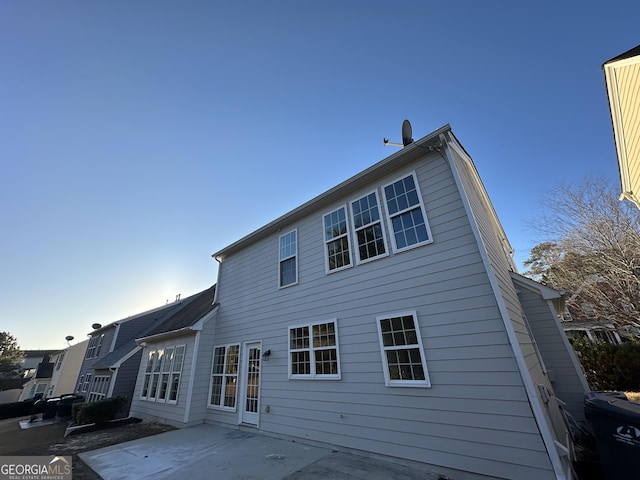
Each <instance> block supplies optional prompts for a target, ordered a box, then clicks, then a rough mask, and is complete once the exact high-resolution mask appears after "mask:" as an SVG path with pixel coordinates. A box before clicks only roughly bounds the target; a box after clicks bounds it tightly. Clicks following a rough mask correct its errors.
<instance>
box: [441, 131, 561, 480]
mask: <svg viewBox="0 0 640 480" xmlns="http://www.w3.org/2000/svg"><path fill="white" fill-rule="evenodd" d="M440 141H441V142H442V144H443V145H444V146H445V147H446V148H444V152H445V154H446V158H447V161H448V163H449V168H450V169H451V173H452V175H453V178H454V179H455V182H456V186H457V187H458V191H459V192H460V197H461V200H462V203H463V205H464V209H465V211H466V212H467V216H468V217H469V218H470V219H474V221H472V222H470V224H471V225H470V226H471V230H472V231H473V235H474V237H475V238H476V241H477V242H478V246H479V247H481V248H479V250H480V256H481V258H482V263H483V264H484V266H485V270H486V272H487V277H488V278H489V283H490V285H491V289H492V291H493V296H494V298H495V299H496V303H497V305H498V309H499V311H500V316H501V318H502V321H503V323H504V326H505V330H506V333H507V336H508V338H509V343H510V344H511V348H512V350H513V353H514V357H515V358H514V360H515V361H516V365H517V366H518V371H519V373H520V378H521V380H522V384H523V385H524V387H525V391H526V394H527V398H528V400H529V406H530V407H531V411H532V412H533V416H534V419H535V421H536V424H537V425H538V429H539V431H540V435H541V436H542V442H543V443H544V446H545V449H546V450H547V455H548V456H549V460H550V462H551V467H552V468H553V472H554V474H555V476H556V479H557V480H569V478H568V477H567V476H566V474H565V472H564V470H563V468H562V461H561V460H560V455H559V454H558V450H557V447H556V444H555V440H554V438H553V435H552V433H551V430H550V429H549V425H548V424H547V422H546V418H545V415H544V411H543V410H542V406H541V405H540V401H539V399H538V396H537V393H536V388H535V385H534V384H533V381H532V380H531V377H530V376H529V375H528V374H525V372H528V369H527V365H526V363H525V361H524V355H523V354H522V350H521V349H520V344H519V343H518V339H517V338H516V333H515V330H514V329H513V325H512V324H511V320H510V316H509V311H508V310H507V307H506V305H505V303H504V299H503V298H502V293H501V292H500V286H499V285H498V281H497V279H496V277H495V274H494V273H493V268H492V267H491V261H490V259H489V256H488V254H487V248H486V246H485V243H484V240H483V239H482V235H481V233H480V230H479V229H478V224H477V222H476V221H475V215H474V214H473V210H472V208H471V203H470V202H469V198H468V196H467V193H466V190H465V189H464V187H463V185H462V179H461V178H460V174H459V172H458V169H457V167H456V165H455V162H454V160H453V158H452V156H451V153H450V148H453V147H452V146H451V145H450V143H453V142H454V141H453V140H451V141H449V139H447V137H446V136H445V135H444V134H441V135H440Z"/></svg>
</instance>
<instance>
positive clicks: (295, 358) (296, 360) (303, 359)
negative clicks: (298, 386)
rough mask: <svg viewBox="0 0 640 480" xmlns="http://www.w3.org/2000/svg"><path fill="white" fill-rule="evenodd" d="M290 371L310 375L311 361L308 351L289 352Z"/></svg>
mask: <svg viewBox="0 0 640 480" xmlns="http://www.w3.org/2000/svg"><path fill="white" fill-rule="evenodd" d="M291 373H292V374H293V375H310V374H311V362H310V360H309V352H308V351H303V352H291Z"/></svg>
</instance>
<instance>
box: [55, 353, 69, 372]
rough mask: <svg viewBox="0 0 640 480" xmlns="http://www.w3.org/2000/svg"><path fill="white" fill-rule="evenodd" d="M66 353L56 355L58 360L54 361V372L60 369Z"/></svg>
mask: <svg viewBox="0 0 640 480" xmlns="http://www.w3.org/2000/svg"><path fill="white" fill-rule="evenodd" d="M66 353H67V352H62V353H61V354H60V355H58V359H57V360H56V370H60V367H62V362H63V361H64V356H65V354H66Z"/></svg>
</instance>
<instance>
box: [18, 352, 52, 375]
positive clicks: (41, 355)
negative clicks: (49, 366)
mask: <svg viewBox="0 0 640 480" xmlns="http://www.w3.org/2000/svg"><path fill="white" fill-rule="evenodd" d="M57 352H59V350H24V358H23V359H22V362H21V370H22V373H21V374H20V376H21V377H22V378H23V379H25V381H26V380H29V379H30V378H31V377H33V376H34V375H35V374H36V370H37V369H38V365H40V363H41V362H42V361H43V360H44V359H47V361H48V359H49V357H50V356H51V355H53V354H54V353H57Z"/></svg>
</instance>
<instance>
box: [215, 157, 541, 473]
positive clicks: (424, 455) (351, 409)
mask: <svg viewBox="0 0 640 480" xmlns="http://www.w3.org/2000/svg"><path fill="white" fill-rule="evenodd" d="M413 170H415V171H416V173H417V177H418V181H419V184H420V188H421V193H422V195H423V199H424V204H425V209H426V214H427V217H428V220H429V223H430V227H431V233H432V235H433V243H432V244H428V245H424V246H421V247H418V248H414V249H412V250H407V251H405V252H402V253H399V254H391V255H389V256H388V257H385V258H381V259H378V260H375V261H372V262H370V263H366V264H362V265H357V266H354V267H352V268H349V269H346V270H343V271H340V272H336V273H331V274H326V273H325V267H324V250H323V249H324V243H323V237H322V232H323V230H322V215H323V214H325V213H327V212H329V211H331V210H332V208H337V207H338V206H340V205H343V204H345V203H347V202H350V201H352V200H354V199H356V198H358V197H359V196H360V195H364V194H367V193H370V192H371V190H372V189H373V188H377V187H381V186H382V185H384V184H386V183H388V182H391V181H395V180H397V179H398V178H401V177H402V176H404V175H405V174H408V173H410V172H411V171H413ZM381 198H382V197H381ZM384 225H385V228H387V229H388V228H389V225H387V223H386V218H385V224H384ZM292 228H297V229H298V262H299V277H298V281H299V283H298V285H295V286H293V287H289V288H283V289H278V284H277V282H278V270H277V269H278V236H279V234H280V233H282V232H286V231H289V230H291V229H292ZM387 233H389V232H388V230H387ZM387 238H388V239H389V237H387ZM350 242H351V246H352V249H353V238H350ZM389 245H391V243H390V242H389ZM352 251H353V250H352ZM507 276H508V273H507ZM509 281H510V279H509ZM217 288H218V301H219V302H220V307H219V311H218V316H217V323H216V332H215V342H214V343H215V344H216V345H218V344H229V343H234V342H247V341H253V340H261V341H262V349H263V351H266V350H271V352H272V353H271V357H270V358H269V360H268V361H263V362H262V368H261V400H260V411H261V413H260V423H259V428H260V429H261V430H263V431H266V432H270V433H272V434H276V435H282V436H293V437H299V438H303V439H309V440H313V441H319V442H326V443H329V444H334V445H339V446H343V447H347V448H354V449H360V450H366V451H370V452H374V453H379V454H384V455H391V456H395V457H399V458H404V459H408V460H415V461H420V462H425V463H430V464H433V465H438V466H442V467H445V468H453V469H461V470H467V471H470V472H476V473H477V474H484V475H490V476H496V477H505V476H507V477H509V478H518V479H536V480H538V479H544V478H553V474H552V471H551V466H550V462H549V457H548V455H547V453H546V450H545V447H544V444H543V442H542V440H541V438H540V434H539V431H538V428H537V425H536V422H535V419H534V418H533V416H532V412H531V407H530V405H529V403H528V398H527V395H526V391H525V388H524V386H523V383H522V379H521V376H520V373H519V371H518V368H517V365H516V362H515V359H514V353H513V350H512V348H511V346H510V343H509V339H508V336H507V333H506V331H505V327H504V323H503V320H502V318H501V313H500V310H499V308H498V305H497V302H496V298H495V295H494V292H493V290H492V288H491V285H490V282H489V278H488V275H487V272H486V271H485V266H484V263H483V261H482V257H481V255H480V253H479V246H478V244H477V242H476V239H475V237H474V235H473V231H472V229H471V227H470V224H469V219H468V218H467V216H466V212H465V209H464V206H463V203H462V201H461V198H460V194H459V192H458V190H457V187H456V184H455V182H454V180H453V176H452V173H451V171H450V169H449V166H448V164H447V163H446V161H445V160H444V159H443V157H442V156H441V155H440V154H438V153H433V154H430V155H429V156H428V157H427V160H423V161H418V162H416V163H415V164H413V165H410V166H409V167H407V168H403V169H402V170H400V171H397V172H395V174H390V175H388V176H385V177H384V178H380V179H379V181H378V182H376V183H375V184H371V185H368V186H366V187H363V188H362V189H360V190H358V191H354V192H353V195H352V196H350V197H349V198H344V199H341V200H340V201H337V202H335V203H334V204H333V205H332V206H328V207H327V208H326V209H323V210H321V211H318V212H317V213H316V214H314V215H310V216H308V217H306V218H304V219H302V220H300V221H298V222H296V223H295V224H291V225H286V226H285V225H283V226H282V229H281V232H277V231H274V232H273V235H272V236H270V237H268V238H266V239H264V240H261V241H258V242H256V243H254V244H253V245H252V246H250V247H249V248H245V249H243V250H240V251H238V252H236V253H233V254H230V255H228V256H227V257H226V258H225V259H224V260H223V262H222V263H221V265H220V274H219V278H218V286H217ZM511 288H512V290H513V287H511ZM514 297H515V293H514ZM513 302H514V305H511V309H512V310H514V311H515V310H516V306H515V303H516V302H517V298H515V299H514V300H513ZM408 310H414V311H415V312H416V314H417V319H418V323H419V326H420V333H421V336H422V341H423V345H424V353H425V356H426V362H427V367H428V370H429V375H430V379H431V384H432V387H431V388H408V387H386V386H385V383H384V374H383V364H382V359H381V353H380V345H379V341H378V333H377V326H376V316H378V315H381V314H386V313H389V314H394V313H399V312H405V311H408ZM334 318H335V319H337V322H338V335H339V337H338V339H339V344H340V365H341V370H342V378H341V380H335V381H329V380H289V379H288V378H287V359H288V346H287V343H288V328H289V327H290V326H293V325H299V324H301V323H305V322H315V321H323V320H330V319H334ZM524 334H526V330H524V331H521V332H520V335H524ZM526 335H527V337H528V334H526ZM242 361H243V359H241V364H242ZM241 402H242V400H241V399H239V401H238V403H239V404H241ZM267 406H268V407H269V413H267V412H266V411H265V408H266V407H267ZM206 419H207V421H210V422H223V423H229V424H237V423H238V422H239V415H238V413H237V412H233V413H229V412H222V411H219V410H215V409H209V410H208V412H207V417H206Z"/></svg>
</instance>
